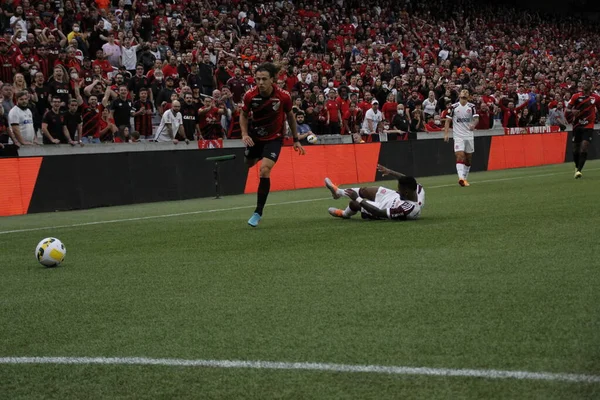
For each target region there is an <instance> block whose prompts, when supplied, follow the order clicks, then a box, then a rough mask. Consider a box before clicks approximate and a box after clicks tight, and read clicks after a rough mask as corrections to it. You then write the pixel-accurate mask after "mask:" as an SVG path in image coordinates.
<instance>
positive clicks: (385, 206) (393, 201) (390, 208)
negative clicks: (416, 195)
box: [361, 186, 425, 221]
mask: <svg viewBox="0 0 600 400" xmlns="http://www.w3.org/2000/svg"><path fill="white" fill-rule="evenodd" d="M417 189H418V188H417ZM424 194H425V193H424V192H423V195H424ZM367 201H368V200H367ZM369 203H371V204H373V205H374V206H375V207H377V208H379V209H381V210H385V211H386V213H387V218H388V219H391V220H395V221H404V220H407V219H417V218H419V216H420V215H421V206H420V205H419V204H418V203H416V202H414V201H408V200H403V199H402V198H401V197H400V194H399V193H398V192H396V191H395V190H391V189H387V188H384V187H383V186H381V187H379V189H378V190H377V194H376V195H375V201H369ZM361 212H362V214H363V215H364V216H365V217H367V218H372V216H371V214H370V213H369V212H368V211H367V210H365V209H362V210H361Z"/></svg>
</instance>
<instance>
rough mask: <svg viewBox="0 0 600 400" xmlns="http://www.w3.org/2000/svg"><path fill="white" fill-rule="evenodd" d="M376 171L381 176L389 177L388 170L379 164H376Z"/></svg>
mask: <svg viewBox="0 0 600 400" xmlns="http://www.w3.org/2000/svg"><path fill="white" fill-rule="evenodd" d="M377 171H379V172H381V176H386V175H389V173H390V169H389V168H386V167H384V166H383V165H381V164H377Z"/></svg>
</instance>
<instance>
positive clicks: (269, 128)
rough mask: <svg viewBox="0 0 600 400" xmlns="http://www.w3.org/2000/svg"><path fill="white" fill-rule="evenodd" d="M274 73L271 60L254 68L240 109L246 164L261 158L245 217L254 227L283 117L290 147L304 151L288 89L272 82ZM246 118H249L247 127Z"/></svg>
mask: <svg viewBox="0 0 600 400" xmlns="http://www.w3.org/2000/svg"><path fill="white" fill-rule="evenodd" d="M277 73H278V68H277V67H276V66H275V65H273V64H271V63H264V64H261V65H259V66H258V68H256V71H255V73H254V78H255V82H256V87H254V88H253V89H250V90H249V91H248V92H246V94H245V95H244V106H243V107H242V111H241V112H240V128H241V131H242V142H244V144H245V145H246V153H245V155H246V157H245V158H246V165H247V166H248V168H251V167H252V166H254V165H255V164H256V163H257V162H258V161H259V160H262V161H261V165H260V183H259V184H258V193H257V202H256V210H254V214H252V217H250V219H249V220H248V225H250V226H252V227H256V226H257V225H258V223H259V222H260V219H261V218H262V214H263V209H264V206H265V203H266V202H267V197H268V195H269V191H270V189H271V179H270V177H271V169H272V168H273V166H274V165H275V163H276V162H277V158H278V157H279V152H280V151H281V145H282V143H283V137H284V135H285V133H286V132H285V121H286V119H287V122H288V124H289V126H290V130H291V131H292V137H293V139H294V150H296V151H297V152H298V153H299V154H304V148H302V145H301V144H300V142H299V141H298V132H297V130H296V117H295V115H294V113H293V112H292V98H291V97H290V94H289V93H288V92H286V91H285V90H282V89H280V88H278V87H277V86H275V85H274V84H273V82H274V80H275V79H277ZM249 120H250V121H252V125H251V126H250V127H249V126H248V121H249Z"/></svg>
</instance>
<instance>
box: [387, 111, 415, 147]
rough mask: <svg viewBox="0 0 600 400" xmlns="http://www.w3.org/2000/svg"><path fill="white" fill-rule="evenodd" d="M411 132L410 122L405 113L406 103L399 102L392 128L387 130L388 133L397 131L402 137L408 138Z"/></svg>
mask: <svg viewBox="0 0 600 400" xmlns="http://www.w3.org/2000/svg"><path fill="white" fill-rule="evenodd" d="M409 132H410V122H409V120H408V118H407V115H406V113H405V109H404V104H398V105H397V106H396V115H394V118H393V119H392V123H391V124H390V129H389V130H388V131H387V133H388V134H390V133H395V134H396V135H398V137H400V138H402V139H405V140H406V139H407V138H408V134H409Z"/></svg>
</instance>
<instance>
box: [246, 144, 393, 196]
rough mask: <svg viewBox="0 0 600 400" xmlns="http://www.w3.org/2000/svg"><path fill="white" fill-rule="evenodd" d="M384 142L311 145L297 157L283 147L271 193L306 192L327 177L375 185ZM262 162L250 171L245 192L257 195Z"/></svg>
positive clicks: (291, 149)
mask: <svg viewBox="0 0 600 400" xmlns="http://www.w3.org/2000/svg"><path fill="white" fill-rule="evenodd" d="M381 145H382V143H365V144H338V145H311V146H306V154H305V155H303V156H300V155H298V154H297V153H296V152H295V151H294V149H293V148H291V147H282V149H281V154H280V155H279V160H278V161H277V165H276V166H275V168H273V170H272V171H271V178H272V179H271V190H272V191H277V190H293V189H307V188H315V187H321V186H323V179H324V178H325V177H326V176H328V177H330V178H331V180H333V181H334V182H336V183H337V184H340V185H341V184H347V183H362V182H373V181H374V180H375V172H376V168H377V160H378V157H379V152H380V146H381ZM259 168H260V163H258V164H257V165H255V166H254V167H253V168H251V169H250V170H249V171H248V178H247V181H246V188H245V190H244V193H256V191H257V189H258V182H259Z"/></svg>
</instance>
